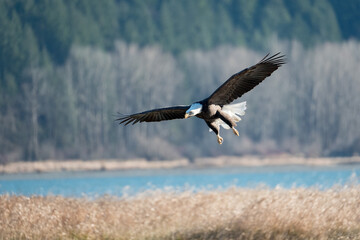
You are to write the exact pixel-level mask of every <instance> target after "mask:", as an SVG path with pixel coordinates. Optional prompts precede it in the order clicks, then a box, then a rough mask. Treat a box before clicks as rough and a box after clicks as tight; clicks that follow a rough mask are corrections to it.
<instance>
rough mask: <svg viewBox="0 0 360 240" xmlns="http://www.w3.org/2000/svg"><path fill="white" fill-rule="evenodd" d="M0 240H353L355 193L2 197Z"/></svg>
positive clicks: (358, 225)
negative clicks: (93, 197)
mask: <svg viewBox="0 0 360 240" xmlns="http://www.w3.org/2000/svg"><path fill="white" fill-rule="evenodd" d="M0 239H360V186H359V185H358V184H354V185H349V186H343V187H338V188H337V187H334V188H332V189H328V190H318V189H312V188H294V189H281V188H275V189H267V188H258V189H244V188H237V187H233V188H229V189H227V190H213V191H203V192H197V193H194V192H191V191H185V192H175V191H172V190H153V191H151V192H144V193H140V194H138V195H136V196H133V197H112V196H103V197H100V198H97V199H89V198H65V197H60V196H47V197H40V196H32V197H25V196H10V195H1V196H0Z"/></svg>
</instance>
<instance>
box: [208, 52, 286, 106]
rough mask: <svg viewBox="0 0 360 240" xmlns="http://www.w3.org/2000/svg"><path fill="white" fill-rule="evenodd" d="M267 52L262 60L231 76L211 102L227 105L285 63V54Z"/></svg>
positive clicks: (212, 97) (210, 98) (216, 92)
mask: <svg viewBox="0 0 360 240" xmlns="http://www.w3.org/2000/svg"><path fill="white" fill-rule="evenodd" d="M268 56H269V54H267V55H266V56H265V57H264V58H263V59H262V60H261V61H260V62H258V63H257V64H255V65H254V66H252V67H249V68H246V69H244V70H242V71H241V72H238V73H236V74H234V75H233V76H231V77H230V78H229V79H228V80H227V81H226V82H225V83H223V84H222V85H221V86H220V87H219V88H218V89H216V90H215V92H214V93H213V94H212V95H211V96H210V97H209V98H208V101H209V104H217V105H221V106H223V105H226V104H229V103H231V102H232V101H234V100H235V99H237V98H239V97H241V96H242V95H243V94H244V93H246V92H248V91H250V90H251V89H253V88H254V87H255V86H256V85H258V84H259V83H261V82H262V81H263V80H264V79H265V78H266V77H268V76H270V75H271V73H272V72H274V71H275V70H276V69H278V68H279V67H280V66H281V65H282V64H285V58H284V55H280V53H277V54H275V55H273V56H271V57H268Z"/></svg>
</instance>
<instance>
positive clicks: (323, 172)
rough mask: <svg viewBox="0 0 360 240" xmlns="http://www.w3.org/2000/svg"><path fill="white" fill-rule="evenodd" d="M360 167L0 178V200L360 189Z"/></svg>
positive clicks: (98, 173) (60, 174)
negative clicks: (4, 197) (259, 189)
mask: <svg viewBox="0 0 360 240" xmlns="http://www.w3.org/2000/svg"><path fill="white" fill-rule="evenodd" d="M359 176H360V165H348V166H332V167H304V166H282V167H235V168H233V167H231V168H230V167H225V168H209V169H170V170H169V169H166V170H165V169H156V170H130V171H99V172H62V173H40V174H39V173H32V174H11V175H0V194H16V195H27V196H31V195H43V196H46V195H49V194H51V195H62V196H67V197H81V196H84V195H85V196H90V197H94V196H102V195H104V194H110V195H117V196H124V195H133V194H136V193H139V192H144V191H146V190H149V189H172V190H176V191H183V190H192V191H198V190H213V189H219V188H221V189H226V188H228V187H231V186H238V187H245V188H256V187H259V186H266V187H270V188H274V187H277V186H280V187H283V188H292V187H316V188H320V189H326V188H330V187H332V186H334V185H346V184H358V177H359Z"/></svg>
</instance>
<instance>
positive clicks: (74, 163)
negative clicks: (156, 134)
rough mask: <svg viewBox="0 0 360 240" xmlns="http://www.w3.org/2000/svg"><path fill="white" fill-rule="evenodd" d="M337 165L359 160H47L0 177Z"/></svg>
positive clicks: (6, 168)
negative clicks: (61, 173) (233, 167)
mask: <svg viewBox="0 0 360 240" xmlns="http://www.w3.org/2000/svg"><path fill="white" fill-rule="evenodd" d="M338 164H360V157H359V156H354V157H339V158H304V157H296V156H291V155H286V154H282V155H274V156H272V157H259V156H243V157H237V156H220V157H211V158H196V159H194V161H193V162H190V161H189V160H188V159H185V158H183V159H177V160H169V161H147V160H146V159H129V160H126V161H125V160H120V159H107V160H105V159H103V160H91V161H82V160H66V161H60V160H47V161H35V162H11V163H8V164H0V174H13V173H33V172H61V171H106V170H110V171H113V170H128V169H154V168H166V169H169V168H199V167H200V168H201V167H224V166H253V167H254V166H281V165H305V166H331V165H338Z"/></svg>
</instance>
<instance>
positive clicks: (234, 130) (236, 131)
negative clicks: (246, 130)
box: [232, 127, 239, 136]
mask: <svg viewBox="0 0 360 240" xmlns="http://www.w3.org/2000/svg"><path fill="white" fill-rule="evenodd" d="M232 130H233V132H234V134H235V135H236V136H239V132H238V130H236V129H235V128H234V127H232Z"/></svg>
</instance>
